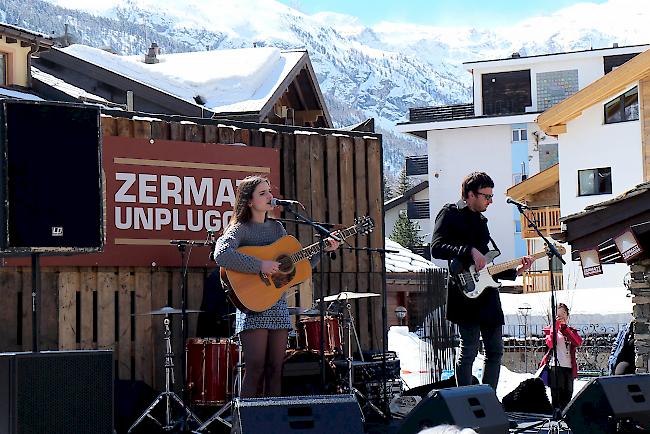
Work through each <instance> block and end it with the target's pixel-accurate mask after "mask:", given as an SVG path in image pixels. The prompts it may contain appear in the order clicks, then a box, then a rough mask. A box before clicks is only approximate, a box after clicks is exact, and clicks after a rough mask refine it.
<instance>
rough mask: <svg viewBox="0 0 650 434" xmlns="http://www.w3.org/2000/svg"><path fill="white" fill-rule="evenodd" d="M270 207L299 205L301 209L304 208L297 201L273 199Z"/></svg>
mask: <svg viewBox="0 0 650 434" xmlns="http://www.w3.org/2000/svg"><path fill="white" fill-rule="evenodd" d="M271 205H273V206H294V205H300V207H301V208H304V207H303V206H302V204H301V203H300V202H298V201H297V200H289V199H276V198H273V199H271Z"/></svg>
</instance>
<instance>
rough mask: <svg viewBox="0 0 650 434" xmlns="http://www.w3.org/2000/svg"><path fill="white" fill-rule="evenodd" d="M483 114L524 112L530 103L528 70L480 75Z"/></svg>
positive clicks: (494, 114)
mask: <svg viewBox="0 0 650 434" xmlns="http://www.w3.org/2000/svg"><path fill="white" fill-rule="evenodd" d="M481 86H482V89H483V91H482V99H483V115H485V116H496V115H507V114H515V113H525V112H526V107H528V106H530V105H532V102H531V101H532V99H531V91H530V70H529V69H526V70H522V71H509V72H497V73H492V74H482V75H481Z"/></svg>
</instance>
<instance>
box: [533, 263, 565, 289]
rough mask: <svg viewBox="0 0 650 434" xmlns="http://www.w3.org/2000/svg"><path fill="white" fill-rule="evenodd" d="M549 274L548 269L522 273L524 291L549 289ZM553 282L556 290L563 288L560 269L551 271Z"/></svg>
mask: <svg viewBox="0 0 650 434" xmlns="http://www.w3.org/2000/svg"><path fill="white" fill-rule="evenodd" d="M542 260H543V259H542ZM549 274H550V273H549V271H529V272H527V273H524V293H527V292H545V291H550V290H551V280H550V279H549ZM553 282H554V283H555V289H556V290H561V289H564V283H563V280H562V272H561V271H554V272H553Z"/></svg>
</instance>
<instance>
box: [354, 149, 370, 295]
mask: <svg viewBox="0 0 650 434" xmlns="http://www.w3.org/2000/svg"><path fill="white" fill-rule="evenodd" d="M354 179H355V180H356V182H355V185H354V202H355V204H356V215H357V217H362V216H366V215H368V183H369V182H372V181H371V180H370V179H369V178H368V174H367V171H366V141H365V140H364V139H363V138H362V137H355V138H354ZM356 242H357V244H356V245H357V247H361V248H363V247H368V237H367V236H366V235H358V236H357V237H356ZM357 267H358V268H357V271H359V272H360V273H367V272H368V271H369V270H370V255H369V254H368V252H362V251H359V252H357ZM366 286H367V285H366ZM361 290H362V291H364V289H363V286H361ZM366 290H367V289H366Z"/></svg>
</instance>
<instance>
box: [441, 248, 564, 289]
mask: <svg viewBox="0 0 650 434" xmlns="http://www.w3.org/2000/svg"><path fill="white" fill-rule="evenodd" d="M555 248H556V249H557V251H558V252H559V253H560V254H561V255H564V254H565V253H566V249H565V248H564V247H562V246H558V245H556V246H555ZM547 251H548V247H547V248H546V249H545V251H543V252H537V253H535V254H534V255H531V256H532V258H533V259H534V260H535V261H536V260H538V259H539V258H542V257H544V256H546V255H547V254H548V253H547ZM500 254H501V253H500V252H499V251H498V250H490V251H489V252H487V253H486V254H485V257H486V259H487V262H490V263H491V262H492V261H494V258H496V257H497V256H499V255H500ZM519 264H521V258H518V259H513V260H512V261H507V262H503V263H501V264H493V265H487V266H485V267H484V268H483V269H481V270H480V271H476V267H475V266H474V264H472V265H470V266H469V267H465V266H464V265H463V263H462V262H461V261H460V260H458V259H454V260H452V261H451V264H450V266H449V274H450V275H451V278H452V279H454V281H455V282H456V285H457V286H458V287H459V288H460V290H461V293H462V294H463V295H464V296H465V297H467V298H476V297H478V296H479V295H481V294H482V293H483V291H485V289H486V288H499V287H501V282H497V281H496V280H494V278H493V277H492V276H494V275H495V274H499V273H501V272H503V271H506V270H512V269H515V268H517V266H518V265H519Z"/></svg>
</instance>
